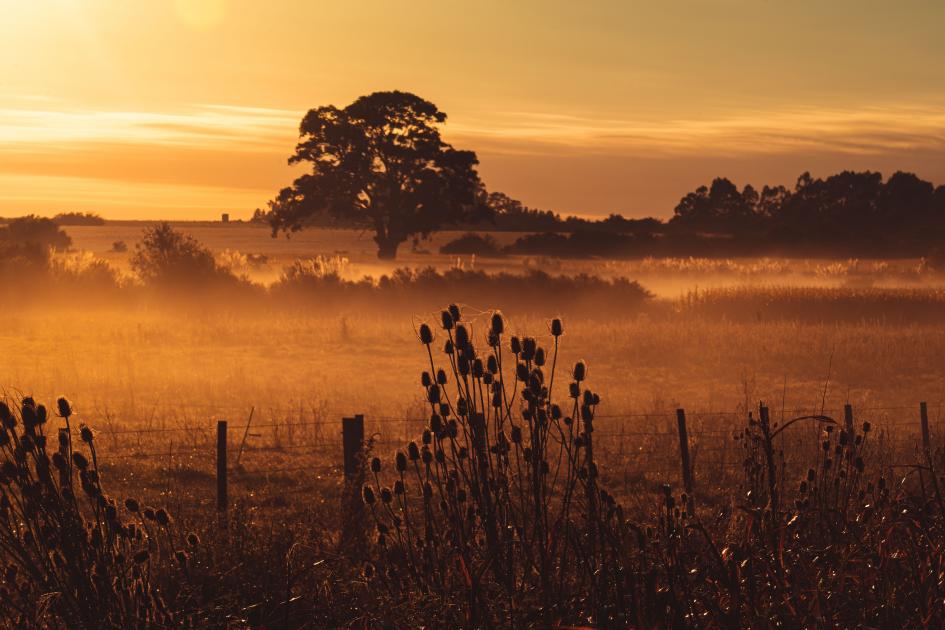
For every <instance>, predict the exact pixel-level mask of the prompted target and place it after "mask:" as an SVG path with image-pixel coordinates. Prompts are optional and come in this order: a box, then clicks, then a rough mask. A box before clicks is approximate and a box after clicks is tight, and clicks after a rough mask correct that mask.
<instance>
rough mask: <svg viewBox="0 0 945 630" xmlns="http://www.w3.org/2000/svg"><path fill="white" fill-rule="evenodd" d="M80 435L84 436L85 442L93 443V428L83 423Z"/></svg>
mask: <svg viewBox="0 0 945 630" xmlns="http://www.w3.org/2000/svg"><path fill="white" fill-rule="evenodd" d="M79 435H81V436H82V441H83V442H85V443H86V444H91V443H92V439H93V437H94V436H93V435H92V429H90V428H89V427H87V426H85V425H83V426H82V430H81V431H80V432H79Z"/></svg>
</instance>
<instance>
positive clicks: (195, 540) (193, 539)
mask: <svg viewBox="0 0 945 630" xmlns="http://www.w3.org/2000/svg"><path fill="white" fill-rule="evenodd" d="M187 544H188V545H190V546H191V547H196V546H197V545H199V544H200V538H199V537H198V536H197V534H194V533H193V532H191V533H190V534H187Z"/></svg>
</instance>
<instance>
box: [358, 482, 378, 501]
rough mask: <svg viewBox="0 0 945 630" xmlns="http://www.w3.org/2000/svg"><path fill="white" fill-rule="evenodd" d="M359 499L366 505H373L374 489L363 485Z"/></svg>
mask: <svg viewBox="0 0 945 630" xmlns="http://www.w3.org/2000/svg"><path fill="white" fill-rule="evenodd" d="M361 499H363V500H364V503H365V504H366V505H374V500H375V499H374V488H372V487H371V486H369V485H367V484H364V487H362V488H361Z"/></svg>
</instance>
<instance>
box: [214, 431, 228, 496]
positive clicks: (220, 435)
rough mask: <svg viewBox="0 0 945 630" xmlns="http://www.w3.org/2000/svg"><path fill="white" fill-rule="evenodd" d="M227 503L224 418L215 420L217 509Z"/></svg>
mask: <svg viewBox="0 0 945 630" xmlns="http://www.w3.org/2000/svg"><path fill="white" fill-rule="evenodd" d="M228 505H229V497H228V496H227V487H226V420H217V510H219V511H220V512H226V509H227V506H228Z"/></svg>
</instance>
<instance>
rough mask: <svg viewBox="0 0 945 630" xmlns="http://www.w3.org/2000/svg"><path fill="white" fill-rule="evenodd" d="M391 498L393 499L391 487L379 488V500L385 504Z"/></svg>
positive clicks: (388, 502)
mask: <svg viewBox="0 0 945 630" xmlns="http://www.w3.org/2000/svg"><path fill="white" fill-rule="evenodd" d="M393 500H394V493H393V492H391V489H390V488H387V487H385V488H381V501H382V502H383V503H384V504H385V505H388V504H390V502H391V501H393Z"/></svg>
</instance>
